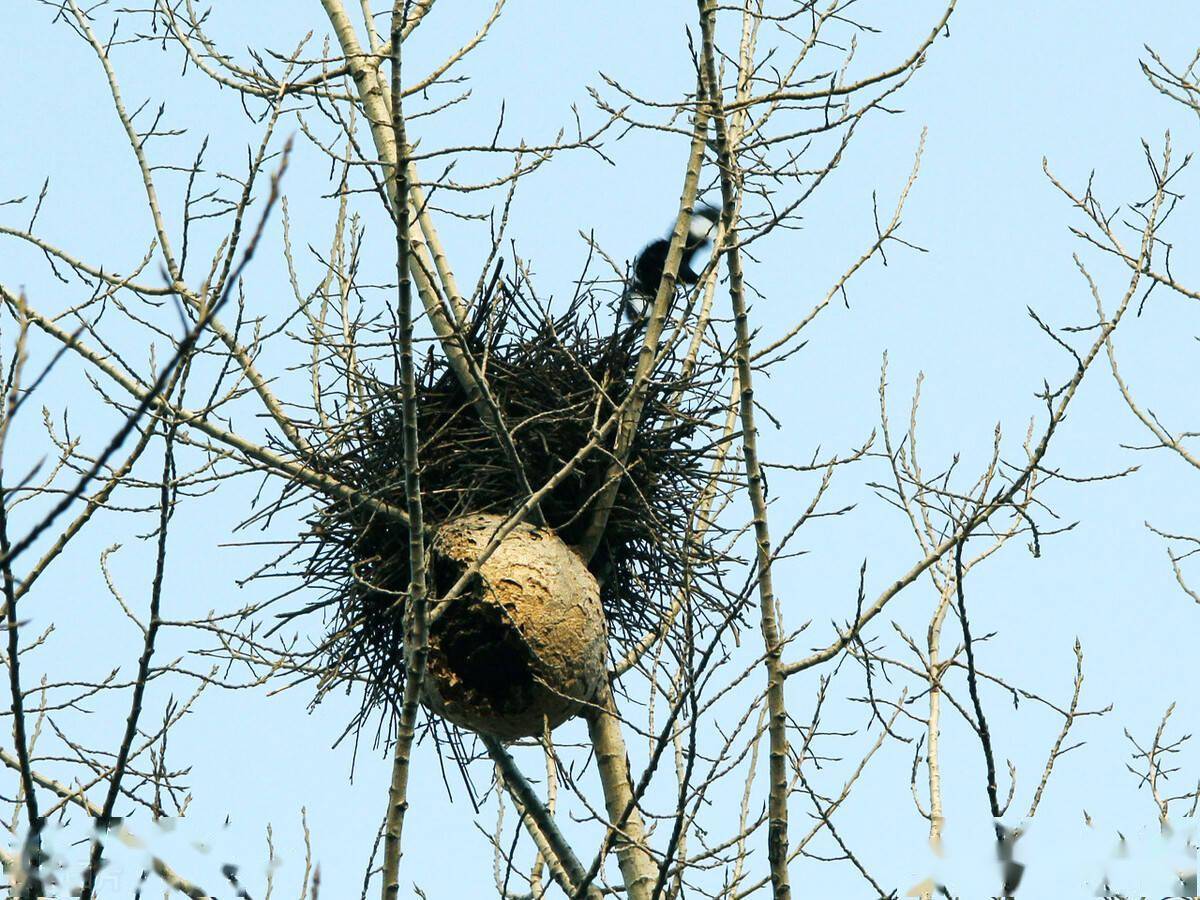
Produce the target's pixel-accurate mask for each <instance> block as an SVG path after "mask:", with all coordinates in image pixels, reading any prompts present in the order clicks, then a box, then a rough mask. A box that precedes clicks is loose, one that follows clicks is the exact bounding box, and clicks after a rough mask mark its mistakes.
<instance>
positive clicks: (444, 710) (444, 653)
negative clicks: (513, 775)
mask: <svg viewBox="0 0 1200 900" xmlns="http://www.w3.org/2000/svg"><path fill="white" fill-rule="evenodd" d="M503 521H504V517H503V516H498V515H490V514H474V515H468V516H463V517H461V518H458V519H454V520H452V521H450V522H449V523H447V524H446V525H444V526H443V527H442V528H440V529H439V530H438V533H437V535H436V536H435V537H434V539H433V541H432V544H431V547H430V551H431V560H430V562H431V574H432V576H433V577H432V582H433V585H432V586H433V587H434V590H435V594H434V596H440V595H442V594H444V593H445V592H447V591H448V590H449V589H450V587H451V585H453V584H454V582H456V581H457V580H458V578H459V576H461V575H462V573H463V572H464V571H465V570H466V569H467V567H468V566H470V565H471V563H472V562H474V561H475V560H476V559H477V558H478V557H479V555H480V553H481V552H482V551H483V549H484V548H485V547H486V546H487V545H488V544H489V542H490V541H491V540H492V538H493V536H494V535H495V534H496V533H497V529H498V528H499V527H500V525H501V524H502V523H503ZM605 637H606V635H605V619H604V611H603V609H602V607H601V605H600V590H599V587H598V585H597V583H596V579H595V578H594V577H593V576H592V574H591V572H589V571H588V569H587V566H586V565H585V564H584V562H583V560H582V559H580V558H579V556H578V555H576V553H575V552H574V551H572V550H571V548H570V547H569V546H568V545H567V544H566V543H564V542H563V541H562V540H561V539H560V538H559V537H558V536H557V535H556V534H555V533H554V532H553V531H551V530H549V529H544V528H535V527H533V526H531V525H527V524H522V525H519V526H517V527H516V528H515V529H513V531H511V532H510V533H509V534H508V536H507V537H505V538H504V540H503V542H502V543H501V544H500V546H499V547H498V548H497V549H496V551H495V552H494V553H493V554H492V555H491V556H490V557H489V558H488V559H487V561H486V562H485V563H484V564H483V566H482V568H481V569H480V572H479V575H478V577H475V578H473V579H472V580H471V582H470V583H469V584H468V586H467V588H466V589H465V590H464V591H463V592H462V593H461V594H460V595H459V596H458V597H457V598H455V599H454V600H451V601H450V603H449V605H448V606H447V607H446V608H445V609H444V610H443V611H442V612H441V614H440V615H439V616H438V617H437V619H436V620H435V621H434V622H433V623H432V624H431V626H430V629H429V660H428V667H427V669H426V675H425V682H424V685H423V694H424V700H425V703H426V704H427V705H428V706H429V708H430V709H432V710H433V711H434V712H436V713H438V714H439V715H441V716H444V717H445V718H446V719H449V720H450V721H451V722H454V723H455V724H457V725H460V726H462V727H464V728H468V729H470V730H472V731H477V732H483V733H486V734H489V735H492V736H494V737H497V738H500V739H501V740H515V739H516V738H521V737H530V736H534V735H540V734H541V733H542V730H543V727H544V722H545V723H548V725H549V727H550V728H554V727H556V726H558V725H561V724H562V723H563V722H565V721H566V720H567V719H569V718H571V717H572V716H573V715H575V714H577V713H578V712H579V711H580V709H581V707H582V704H583V703H584V702H585V701H587V700H590V699H591V698H592V697H593V695H594V694H595V692H596V689H597V688H598V687H599V685H600V683H601V679H603V678H605V677H606V674H607V673H606V671H605V647H606V639H605Z"/></svg>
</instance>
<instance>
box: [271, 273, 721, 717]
mask: <svg viewBox="0 0 1200 900" xmlns="http://www.w3.org/2000/svg"><path fill="white" fill-rule="evenodd" d="M605 321H607V324H605ZM464 332H465V333H464V335H463V342H464V344H465V345H466V347H467V349H468V352H470V353H471V354H472V356H473V357H474V359H475V360H476V361H477V363H478V366H479V368H480V369H481V370H483V371H484V372H485V373H486V378H487V383H488V386H489V388H490V391H491V394H492V396H493V397H494V400H495V403H496V405H497V406H498V408H499V409H500V411H501V413H502V415H503V419H504V422H505V423H506V425H507V427H508V430H509V432H510V433H511V435H512V441H513V443H514V444H515V446H516V448H517V452H518V455H519V458H520V461H521V466H522V468H523V470H524V475H525V478H526V479H527V481H528V483H529V484H530V485H531V486H532V487H533V489H534V490H537V489H538V488H540V487H541V486H542V485H544V484H545V483H546V482H547V481H548V480H549V479H550V478H551V476H553V475H555V474H556V473H558V472H559V470H560V469H561V468H562V467H563V466H564V465H565V464H566V463H567V461H568V460H570V459H571V458H572V457H573V456H574V455H575V454H576V453H577V451H578V450H579V449H580V448H581V447H583V446H584V445H585V444H587V442H588V441H589V440H590V439H591V438H592V437H593V434H594V428H595V427H596V425H597V424H598V423H602V422H604V421H605V420H606V419H607V418H608V417H609V416H610V415H611V414H612V412H613V410H614V409H615V408H616V407H617V406H619V405H620V404H621V403H622V401H624V400H625V398H626V396H627V395H628V393H629V390H630V387H631V380H632V377H633V371H634V368H635V365H636V357H637V352H638V350H639V349H640V346H641V334H640V331H639V330H638V329H634V328H630V327H627V326H625V324H624V323H618V324H617V325H616V326H614V325H613V324H612V317H611V313H608V312H607V310H606V307H605V306H604V305H603V304H600V303H598V302H597V301H596V300H595V299H594V298H593V295H592V294H590V293H588V292H580V294H579V295H577V297H576V299H575V300H574V301H573V302H572V303H571V304H570V307H569V308H568V309H567V310H566V311H565V312H564V313H562V314H561V315H559V316H557V317H551V316H549V315H548V314H546V313H545V312H544V311H543V310H542V309H541V307H540V305H539V304H538V303H536V302H532V301H529V300H527V299H526V298H525V297H524V296H523V295H522V294H521V292H520V291H519V290H518V289H517V286H516V285H513V284H508V285H507V286H506V287H504V286H502V287H501V290H499V291H498V292H496V293H495V295H494V297H493V299H492V301H491V302H490V303H488V304H481V308H480V311H479V313H478V314H477V315H476V316H475V318H474V320H473V321H472V322H470V323H469V326H468V327H467V328H465V329H464ZM681 343H682V342H681ZM716 355H717V354H711V353H710V354H708V355H707V356H704V355H702V356H701V359H700V361H699V363H698V364H695V365H689V366H686V367H685V366H682V365H681V364H680V360H679V359H678V354H677V353H674V354H670V355H668V358H667V359H665V360H664V361H663V363H662V364H660V365H659V366H658V368H657V370H656V371H655V373H654V374H653V377H652V379H651V381H650V383H649V385H648V395H647V399H646V403H645V407H644V412H643V415H642V418H641V421H640V424H639V426H638V428H637V434H636V437H635V439H634V443H633V448H632V452H631V454H630V457H629V460H628V464H627V467H626V474H625V477H624V478H623V480H622V483H621V487H620V492H619V494H618V495H617V499H616V503H615V506H614V508H613V510H612V512H611V515H610V516H609V518H608V522H607V525H606V527H605V530H604V535H603V540H602V541H601V544H600V547H599V550H598V552H597V553H596V554H595V555H594V556H593V558H592V559H591V561H590V562H589V568H590V569H591V571H592V573H593V574H594V575H595V576H596V578H597V580H598V581H599V583H600V585H601V603H602V605H603V608H604V614H605V617H606V619H607V623H608V632H609V635H610V639H611V641H612V642H613V644H614V645H615V646H614V647H613V653H614V655H619V652H620V651H621V650H622V649H624V648H627V647H629V646H631V645H633V644H634V643H636V642H637V641H638V640H639V639H641V638H642V637H644V636H645V635H646V633H647V632H649V631H651V630H654V629H658V628H660V627H662V625H663V623H664V621H665V618H664V617H666V616H667V615H668V612H669V610H670V608H671V606H672V604H673V602H674V601H675V600H676V598H677V597H680V596H682V597H684V598H685V600H684V605H685V606H686V607H687V608H688V610H689V612H690V614H691V616H690V617H689V618H690V620H691V621H692V622H693V624H694V623H695V622H696V621H699V622H701V623H703V622H706V621H724V620H725V619H726V618H727V617H728V615H729V614H730V613H729V610H730V609H731V607H732V604H733V600H734V598H731V597H728V596H727V594H726V592H725V591H724V590H723V589H722V588H721V586H720V584H719V574H720V562H721V556H720V554H719V553H718V552H717V551H716V550H715V549H714V546H713V541H714V540H715V539H716V538H717V537H719V536H720V532H719V531H718V530H717V529H715V528H713V527H711V525H710V524H709V523H708V522H707V521H705V522H701V521H699V520H698V518H697V508H698V506H699V504H700V499H701V496H702V494H703V492H704V491H705V490H706V488H707V486H708V484H709V481H710V478H711V472H710V470H711V459H712V457H713V456H714V454H715V452H716V451H717V449H718V446H719V443H718V442H719V440H720V438H719V433H720V428H721V426H722V423H723V419H724V412H725V409H726V401H725V396H726V394H725V391H727V388H728V385H727V382H726V381H725V374H724V373H725V371H727V370H726V369H725V367H724V366H723V365H721V363H722V362H723V360H721V359H715V358H712V357H714V356H716ZM685 369H686V370H687V371H686V372H685V371H684V370H685ZM397 380H398V379H397ZM367 396H368V397H369V403H368V404H367V407H368V408H366V409H365V410H364V411H362V412H361V413H360V414H359V415H358V416H356V417H355V418H354V419H352V420H351V421H349V422H348V424H347V426H346V428H345V430H344V431H343V432H342V433H341V434H340V435H339V439H338V442H337V452H336V455H333V456H332V459H333V462H332V463H331V464H329V465H328V471H329V473H330V474H331V475H333V476H334V477H336V478H337V479H339V480H340V481H342V482H343V483H346V484H350V485H354V486H355V487H357V488H359V489H360V490H362V491H363V492H364V493H366V494H369V495H370V496H373V497H377V498H379V499H382V500H385V501H387V502H388V503H390V504H394V505H395V506H398V507H401V508H402V507H403V506H404V478H403V467H402V459H403V447H402V434H403V427H402V418H401V405H400V392H399V388H398V387H397V386H393V385H389V384H386V383H384V382H382V381H377V382H376V383H374V384H373V385H371V386H370V389H369V392H368V394H367ZM418 405H419V410H420V411H419V434H420V442H421V443H420V450H419V458H420V465H421V472H420V477H421V487H422V498H423V503H424V513H425V519H426V522H427V524H428V525H429V527H430V529H431V532H434V531H436V529H437V527H438V526H439V525H440V524H442V523H445V522H448V521H450V520H452V519H454V518H456V517H459V516H462V515H464V514H469V513H495V514H500V515H505V514H507V513H509V512H511V511H512V510H513V509H515V508H516V507H517V506H518V505H519V504H520V503H521V502H522V501H524V500H525V498H526V495H525V493H524V491H523V490H522V488H521V482H520V476H519V475H518V473H517V472H516V471H515V469H514V466H513V465H512V464H511V462H510V459H509V457H508V456H507V455H506V453H505V451H504V448H503V446H502V444H501V442H500V440H498V439H497V436H496V434H495V432H494V430H493V427H492V426H491V425H490V424H489V423H487V422H485V421H483V420H481V418H480V415H479V413H478V412H477V410H476V407H475V406H474V405H472V404H471V403H469V402H468V398H467V395H466V393H465V392H464V390H463V388H462V387H461V385H460V384H459V382H458V380H457V379H456V378H455V376H454V374H453V372H451V371H450V370H449V369H448V367H447V365H446V362H445V360H444V359H443V358H441V357H440V356H439V355H435V354H434V353H433V352H432V350H431V351H430V352H429V353H428V354H427V355H426V356H425V358H424V361H423V363H422V364H420V366H419V385H418ZM615 433H616V429H615V428H614V429H612V430H611V431H610V432H609V434H608V436H607V438H606V440H605V441H604V442H602V444H601V448H600V449H599V450H598V451H597V452H594V453H592V454H591V455H589V456H588V457H587V458H586V459H585V460H584V461H583V462H582V463H581V464H580V465H578V466H577V467H576V468H575V470H574V471H572V472H571V473H570V475H568V476H567V477H566V478H565V479H564V480H563V481H562V483H561V484H559V485H558V486H556V487H555V489H554V490H552V491H551V492H550V493H549V495H548V496H547V497H546V498H545V499H544V500H543V501H542V503H541V511H542V514H543V516H544V519H545V523H546V525H547V526H548V527H550V528H552V529H553V530H554V531H555V532H556V533H557V534H558V536H559V537H560V538H561V539H562V540H563V541H565V542H566V543H567V544H569V545H574V544H576V543H577V542H578V541H579V540H580V539H581V537H582V535H583V534H584V531H585V530H586V529H587V527H588V525H589V523H590V522H591V521H592V516H593V506H594V500H595V498H596V495H597V493H598V492H599V491H600V490H601V488H602V487H603V485H604V484H605V479H606V477H607V475H608V471H609V468H610V465H611V463H612V457H611V448H612V445H613V440H614V436H615ZM717 493H718V495H719V494H720V493H721V491H720V488H719V487H718V490H717ZM310 525H311V532H310V536H309V538H308V541H309V543H310V545H311V556H310V562H309V564H308V567H307V568H308V571H307V579H308V581H309V582H310V583H312V584H318V585H321V586H322V587H323V588H324V591H325V594H324V596H323V598H322V599H321V600H320V601H318V602H317V603H314V604H310V605H308V606H307V607H305V608H304V610H302V611H304V612H307V611H312V610H315V609H318V608H323V609H324V610H325V611H326V616H327V621H328V626H329V632H328V637H327V640H326V641H325V644H324V646H323V648H322V651H323V653H324V655H325V660H326V665H327V666H328V671H329V674H331V675H332V676H333V679H332V680H333V681H343V682H344V681H348V680H353V681H359V682H362V683H364V684H366V685H367V695H366V697H365V703H364V712H366V711H368V710H370V709H372V708H377V707H378V706H379V705H380V704H389V705H394V704H396V703H397V701H398V699H399V696H400V691H401V688H402V685H403V672H404V664H403V648H404V608H405V600H406V593H407V590H408V586H409V578H410V568H409V548H408V532H407V529H406V528H405V527H404V526H403V524H401V523H400V522H397V521H395V520H392V519H389V518H387V517H384V516H382V515H379V514H377V513H375V512H372V511H371V510H370V509H369V508H367V507H366V506H364V505H362V504H355V503H348V502H345V501H340V500H339V501H334V502H325V503H324V505H322V506H321V507H320V508H319V510H318V511H317V513H316V514H315V515H314V516H313V518H312V520H311V523H310ZM697 529H700V532H699V533H698V531H697ZM700 534H702V535H703V536H700ZM430 576H431V579H430V584H429V591H430V597H431V599H432V600H433V601H435V602H436V598H438V597H439V596H441V595H442V594H443V593H445V592H446V591H447V590H448V589H449V588H450V586H451V583H452V581H453V579H452V578H451V577H450V575H449V574H447V573H446V572H445V571H443V568H442V567H439V566H438V565H436V561H435V564H434V565H433V566H432V567H431V570H430ZM298 612H300V611H298ZM291 615H294V614H291ZM291 615H289V618H290V617H291ZM668 631H669V632H670V629H668ZM327 683H328V681H327Z"/></svg>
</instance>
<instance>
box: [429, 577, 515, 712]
mask: <svg viewBox="0 0 1200 900" xmlns="http://www.w3.org/2000/svg"><path fill="white" fill-rule="evenodd" d="M433 556H434V559H433V573H432V574H433V583H434V585H435V586H436V591H437V595H438V596H443V595H444V594H445V593H446V592H448V591H449V590H450V588H451V587H452V586H453V585H454V583H455V582H456V581H457V580H458V579H459V577H460V576H461V575H462V573H463V571H464V568H465V567H464V566H463V565H462V564H461V563H458V562H456V561H455V560H452V559H448V558H446V557H444V556H441V555H440V554H436V553H435V554H434V555H433ZM484 591H486V586H485V584H484V582H483V579H481V578H480V577H479V576H478V575H476V576H475V577H474V578H473V579H472V580H471V581H470V582H469V583H468V585H467V587H466V589H465V590H464V591H463V592H462V594H460V595H459V596H458V597H457V598H456V599H455V600H453V601H451V603H450V606H449V607H448V608H447V609H446V611H445V612H444V613H443V614H442V615H441V616H439V617H438V619H437V621H436V622H434V624H433V626H432V627H431V628H430V634H429V640H430V645H431V650H432V653H431V655H430V660H429V663H430V666H432V667H434V668H436V669H440V670H442V671H441V673H440V674H442V675H443V677H441V678H439V679H438V680H439V683H440V684H439V690H440V692H441V693H442V694H443V695H444V697H445V699H446V701H448V702H449V703H451V704H455V705H458V704H462V705H465V706H469V707H472V708H487V709H490V710H491V711H492V712H494V713H497V714H499V715H514V714H519V713H521V712H524V711H525V710H526V709H528V708H529V706H530V704H531V703H532V702H533V697H534V689H535V684H536V678H535V675H534V671H533V667H534V665H535V659H534V655H533V653H532V651H531V650H530V649H529V646H528V645H527V644H526V643H525V641H524V639H523V638H522V637H521V635H520V634H519V633H518V631H517V629H516V628H515V627H514V626H513V624H512V622H511V621H509V619H508V616H507V615H506V613H505V611H504V609H503V608H502V607H501V606H500V605H499V604H497V603H493V602H489V601H488V600H487V599H485V598H484V596H483V592H484Z"/></svg>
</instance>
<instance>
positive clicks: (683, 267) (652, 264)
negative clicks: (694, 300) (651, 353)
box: [621, 205, 721, 324]
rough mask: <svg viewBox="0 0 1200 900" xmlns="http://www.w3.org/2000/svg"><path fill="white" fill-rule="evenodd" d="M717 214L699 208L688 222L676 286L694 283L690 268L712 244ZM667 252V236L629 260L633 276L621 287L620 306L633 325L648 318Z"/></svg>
mask: <svg viewBox="0 0 1200 900" xmlns="http://www.w3.org/2000/svg"><path fill="white" fill-rule="evenodd" d="M720 215H721V211H720V210H719V209H717V208H716V207H714V206H707V205H705V206H700V207H698V208H697V209H696V211H695V213H693V215H692V220H691V222H689V223H688V233H687V238H686V239H685V240H684V243H683V259H681V260H680V262H679V275H678V277H677V282H676V283H682V284H688V285H691V284H695V283H696V282H697V281H699V280H700V275H699V274H698V273H697V272H696V270H695V269H693V268H692V258H693V257H694V256H695V255H696V252H697V251H698V250H699V249H700V248H701V247H703V246H704V245H705V244H708V243H709V242H711V241H712V238H713V235H714V234H715V233H716V230H717V219H718V218H719V217H720ZM670 249H671V239H670V237H665V238H659V239H658V240H656V241H651V242H650V243H649V244H647V245H646V246H645V247H643V248H642V252H641V253H639V254H638V255H637V258H636V259H634V261H633V274H632V275H631V276H630V278H629V281H628V282H627V283H626V285H625V293H624V294H623V295H622V297H621V306H622V309H623V310H624V313H625V316H626V318H628V319H629V321H630V322H632V323H634V324H643V323H644V322H645V321H646V319H647V318H649V316H650V305H651V304H652V303H653V302H654V298H655V296H656V295H657V294H658V286H659V283H660V282H661V281H662V278H663V269H664V268H665V267H666V264H667V252H668V251H669V250H670Z"/></svg>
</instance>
